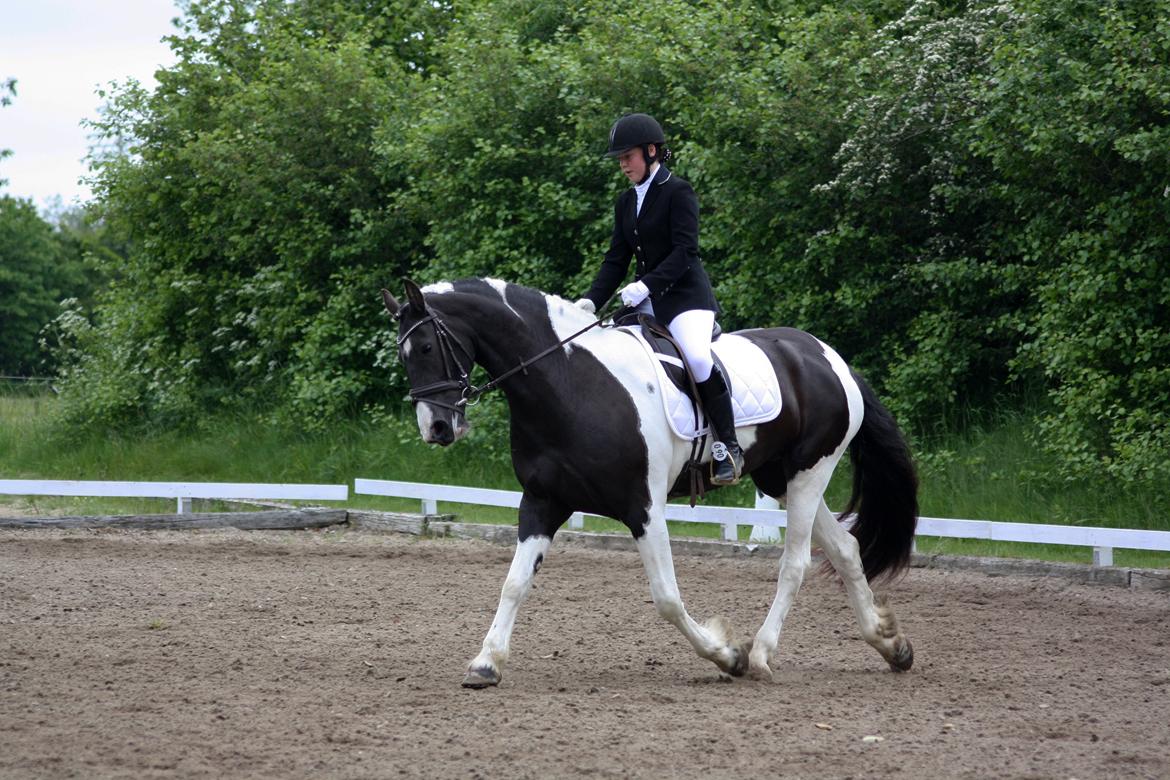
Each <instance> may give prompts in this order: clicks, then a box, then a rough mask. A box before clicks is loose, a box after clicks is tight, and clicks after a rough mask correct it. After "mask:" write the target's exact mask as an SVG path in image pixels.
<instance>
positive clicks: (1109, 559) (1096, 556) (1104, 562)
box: [1093, 547, 1113, 566]
mask: <svg viewBox="0 0 1170 780" xmlns="http://www.w3.org/2000/svg"><path fill="white" fill-rule="evenodd" d="M1093 565H1094V566H1112V565H1113V548H1112V547H1094V548H1093Z"/></svg>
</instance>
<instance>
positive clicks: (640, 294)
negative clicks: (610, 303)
mask: <svg viewBox="0 0 1170 780" xmlns="http://www.w3.org/2000/svg"><path fill="white" fill-rule="evenodd" d="M649 295H650V288H649V287H647V286H646V285H645V284H643V283H642V282H633V283H631V284H627V285H626V286H625V287H623V288H622V303H624V304H625V305H626V306H637V305H638V304H639V303H641V302H642V301H644V300H646V297H647V296H649Z"/></svg>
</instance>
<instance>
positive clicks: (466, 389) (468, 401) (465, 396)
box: [398, 306, 626, 412]
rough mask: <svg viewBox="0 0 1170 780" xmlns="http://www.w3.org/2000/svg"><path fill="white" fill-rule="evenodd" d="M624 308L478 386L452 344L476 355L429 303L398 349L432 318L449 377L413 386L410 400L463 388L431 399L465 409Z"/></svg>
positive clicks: (458, 408) (437, 403)
mask: <svg viewBox="0 0 1170 780" xmlns="http://www.w3.org/2000/svg"><path fill="white" fill-rule="evenodd" d="M624 308H626V307H624V306H623V307H621V308H619V309H617V310H615V311H614V313H613V314H612V315H610V316H609V317H607V318H598V319H597V320H596V321H595V322H592V323H590V324H589V325H586V326H585V327H584V328H581V330H579V331H577V332H576V333H574V334H572V335H571V336H568V337H566V338H563V339H561V340H560V341H558V342H557V343H556V344H553V345H552V346H551V347H548V348H547V349H544V350H542V351H541V352H539V353H537V354H536V355H533V356H532V357H530V358H527V359H524V360H521V361H520V363H519V365H517V366H514V367H513V368H510V369H508V370H507V371H505V372H504V373H502V374H500V375H499V376H497V377H495V378H493V379H492V380H491V381H489V382H487V383H486V384H484V385H481V386H479V387H476V386H475V385H473V384H471V379H470V378H469V377H470V371H469V369H468V368H466V367H464V365H463V362H462V361H460V360H459V357H458V356H457V355H456V354H455V350H454V349H452V348H451V345H452V344H455V345H456V346H457V347H459V351H460V352H462V353H463V354H464V356H465V357H466V358H467V360H468V362H470V363H474V362H475V361H474V358H472V356H471V352H470V351H468V349H467V348H466V347H464V346H463V343H462V342H461V341H459V339H458V337H456V336H455V334H454V333H452V332H451V331H450V330H449V329H448V328H447V326H446V325H445V324H444V323H443V320H442V319H440V318H439V315H438V314H436V313H435V312H434V310H432V309H430V308H429V307H428V309H427V312H428V313H427V316H426V317H423V318H422V319H421V320H419V321H418V322H416V323H414V324H413V325H411V326H410V328H408V329H407V330H406V332H405V333H403V334H402V335H400V336H399V337H398V349H399V351H401V350H402V344H403V342H405V341H406V339H407V338H408V337H409V336H410V334H411V333H413V332H414V331H415V330H416V329H417V328H418V327H419V326H420V325H423V324H424V323H428V322H429V323H431V325H432V327H434V329H435V336H436V339H437V341H438V342H439V350H440V353H441V354H442V357H443V370H444V373H445V374H446V378H445V379H443V380H442V381H439V382H433V383H431V384H429V385H426V386H424V387H420V388H418V389H415V388H411V390H410V402H411V403H418V401H419V399H421V398H425V397H426V396H429V395H435V394H436V393H441V392H444V391H446V390H460V391H461V398H460V399H459V400H458V401H456V402H455V403H453V404H449V403H445V402H443V401H435V400H428V401H427V403H430V404H434V405H435V406H443V407H446V408H447V409H452V410H454V411H456V412H462V411H463V409H462V408H461V407H467V406H475V405H476V404H477V403H479V399H480V397H481V396H482V395H483V394H484V393H486V392H488V391H490V390H495V389H496V388H497V387H499V385H500V383H501V382H503V381H504V380H505V379H507V378H508V377H510V376H513V375H514V374H516V373H519V372H521V371H523V372H524V373H525V374H527V373H528V367H529V366H531V365H532V364H533V363H536V362H537V361H538V360H541V359H542V358H545V357H548V356H549V355H551V354H552V353H553V352H556V351H557V350H558V349H561V348H562V347H564V346H565V345H566V344H568V343H569V342H570V341H572V340H573V339H575V338H577V337H578V336H581V335H582V334H584V333H587V332H589V331H591V330H593V329H594V328H596V327H605V325H604V322H605V320H606V319H610V320H613V319H614V318H615V317H616V315H617V314H620V313H621V311H622V309H624ZM448 358H450V362H448ZM450 363H454V364H455V367H456V369H457V371H458V378H455V377H453V376H452V372H451V366H450Z"/></svg>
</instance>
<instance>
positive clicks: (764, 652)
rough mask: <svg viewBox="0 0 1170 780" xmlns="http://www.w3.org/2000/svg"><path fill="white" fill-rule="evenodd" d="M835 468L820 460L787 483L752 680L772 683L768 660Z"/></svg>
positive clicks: (807, 556)
mask: <svg viewBox="0 0 1170 780" xmlns="http://www.w3.org/2000/svg"><path fill="white" fill-rule="evenodd" d="M835 465H836V460H835V459H833V460H831V461H830V460H823V461H821V462H820V463H818V464H817V465H816V466H814V467H813V468H811V469H808V470H807V471H801V472H799V473H798V474H796V476H794V477H793V478H792V480H791V481H789V483H788V486H787V496H788V502H787V503H788V528H787V530H786V531H785V532H784V554H783V555H782V556H781V558H780V575H779V578H778V581H777V583H776V598H775V599H774V600H773V601H772V607H771V609H769V610H768V617H767V618H765V619H764V624H763V625H762V626H760V630H759V631H758V632H756V638H755V642H754V643H753V645H752V651H751V657H750V659H749V667H750V669H749V671H750V674H751V675H752V676H753V677H757V678H760V679H764V680H770V679H772V668H771V667H770V666H769V665H768V660H769V659H770V658H771V657H772V653H773V652H775V650H776V646H777V645H778V644H779V643H780V629H781V628H782V627H783V625H784V618H785V617H786V616H787V615H788V610H789V609H790V608H791V607H792V602H793V601H794V600H795V599H796V592H797V590H799V589H800V583H801V582H802V581H803V580H804V573H805V571H806V570H807V569H808V566H809V563H810V561H811V560H812V531H813V522H814V519H815V518H816V513H817V505H818V504H819V503H820V501H821V496H822V495H823V494H824V492H825V488H826V487H827V486H828V484H829V478H830V477H831V476H832V474H833V467H834V466H835Z"/></svg>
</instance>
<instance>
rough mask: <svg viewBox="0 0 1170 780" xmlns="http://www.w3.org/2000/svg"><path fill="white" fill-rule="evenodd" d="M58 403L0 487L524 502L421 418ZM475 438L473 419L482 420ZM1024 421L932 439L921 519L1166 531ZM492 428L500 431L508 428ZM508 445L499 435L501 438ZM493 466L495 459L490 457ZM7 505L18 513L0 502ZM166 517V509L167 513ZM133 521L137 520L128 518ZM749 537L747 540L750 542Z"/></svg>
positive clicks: (1145, 500) (19, 428) (841, 482)
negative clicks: (19, 483)
mask: <svg viewBox="0 0 1170 780" xmlns="http://www.w3.org/2000/svg"><path fill="white" fill-rule="evenodd" d="M53 406H54V400H53V398H52V397H51V396H44V397H20V398H14V397H3V396H0V478H6V479H18V478H43V479H95V480H174V481H178V480H184V481H214V482H326V483H351V482H352V480H353V479H354V478H355V477H369V478H376V479H395V480H404V481H411V482H441V483H445V484H453V485H475V486H481V487H491V488H499V489H505V490H516V489H518V488H519V486H518V484H517V483H516V479H515V476H514V475H513V473H512V469H511V465H510V464H509V463H508V461H507V458H506V456H503V455H500V454H499V449H500V447H499V446H498V442H499V437H498V436H496V437H495V438H494V439H493V441H495V442H496V445H497V446H495V447H487V446H484V443H483V440H482V439H481V440H480V442H479V443H478V444H477V441H476V437H477V436H479V437H483V436H486V435H487V434H485V433H484V432H483V431H482V430H481V431H479V432H478V433H474V434H473V437H472V439H471V441H468V442H460V444H458V445H456V446H454V447H448V448H440V447H433V446H428V445H426V444H423V443H422V441H421V440H420V439H419V436H418V430H417V427H416V426H415V424H414V420H413V418H410V417H406V416H404V417H402V418H398V419H394V418H392V419H388V420H381V421H374V420H361V419H359V420H352V421H348V422H344V423H339V424H336V425H334V426H331V427H330V428H329V429H328V430H327V431H324V432H309V431H302V430H293V429H289V428H282V427H275V426H273V425H270V424H267V423H266V422H264V421H263V419H262V418H260V417H259V416H257V417H250V418H249V417H224V418H219V419H215V420H212V421H209V422H206V423H204V424H202V425H200V426H198V427H197V429H196V431H195V432H183V433H181V432H176V431H170V430H156V431H150V432H146V433H140V434H136V435H132V436H131V435H125V434H111V435H92V434H78V433H75V432H71V431H68V430H62V429H60V428H59V427H58V426H56V425H55V424H54V423H53V420H52V410H53ZM471 419H472V422H473V424H474V423H475V422H476V416H475V413H474V412H473V414H472V418H471ZM1028 419H1029V418H1028V417H1027V416H1025V415H1015V416H1012V415H1008V416H1004V417H1002V418H1000V419H998V420H995V421H993V422H992V423H989V424H985V425H968V426H967V428H966V430H965V431H964V432H962V433H957V434H950V435H947V436H942V437H934V438H933V439H932V441H931V442H930V444H929V445H928V446H927V447H925V448H924V447H917V448H916V456H917V459H918V465H919V471H920V481H921V492H920V509H921V513H922V514H923V515H925V516H934V517H956V518H966V519H979V520H1001V521H1016V522H1040V523H1065V524H1074V525H1087V526H1108V527H1121V528H1152V529H1162V530H1167V529H1170V487H1168V486H1166V485H1145V486H1142V487H1141V488H1140V489H1133V488H1132V487H1131V488H1123V487H1120V486H1111V485H1109V484H1108V483H1102V484H1068V483H1061V482H1053V481H1051V480H1048V479H1046V478H1045V477H1044V476H1043V474H1044V473H1045V471H1046V469H1045V465H1046V464H1045V463H1044V459H1043V454H1042V453H1041V452H1040V450H1039V449H1038V448H1037V447H1035V446H1034V444H1033V438H1034V437H1033V433H1034V432H1033V431H1032V430H1031V429H1030V423H1029V422H1028ZM500 424H501V423H500V422H496V425H500ZM497 433H498V432H497ZM492 453H496V454H494V455H493V454H492ZM838 472H839V473H838V474H837V475H836V476H835V477H834V479H833V482H832V484H831V485H830V487H829V491H828V496H827V499H828V503H829V505H830V506H831V507H840V506H842V505H843V504H844V503H845V501H846V499H847V497H848V494H849V488H850V479H851V477H850V474H849V469H848V466H847V464H845V463H843V464H842V466H841V467H840V468H839V469H838ZM754 499H755V493H754V490H753V488H752V486H751V484H750V482H748V483H744V484H741V485H739V486H737V487H735V488H725V489H723V490H719V491H716V492H714V493H711V494H709V496H708V498H707V501H706V503H708V504H718V505H724V506H751V505H752V504H753V502H754ZM0 502H7V503H12V502H13V499H11V498H6V497H2V496H0ZM116 503H117V502H111V501H110V500H105V501H104V502H97V501H94V500H82V499H57V500H48V499H39V500H38V501H37V506H39V507H49V508H52V507H60V506H65V507H67V508H69V511H76V512H79V513H89V512H91V511H94V509H93V508H94V507H104V508H102V509H99V511H117V509H118V508H119V507H115V506H112V505H113V504H116ZM156 505H157V506H158V507H161V508H157V507H156ZM349 505H350V506H353V507H363V508H380V509H388V510H395V511H417V509H418V504H417V502H415V501H411V500H406V499H391V498H383V497H377V496H353V497H352V498H351V500H350V502H349ZM144 506H150V507H152V508H151V510H150V511H169V509H170V508H171V507H170V505H169V503H166V502H162V503H161V504H160V503H158V502H155V503H150V502H144V501H137V502H121V508H123V511H140V507H144ZM126 507H132V508H126ZM443 511H454V512H456V513H458V514H460V515H462V516H463V517H464V518H465V519H469V520H475V521H479V522H514V519H515V512H514V511H512V510H493V509H490V508H485V507H461V506H458V505H444V506H443ZM589 523H590V525H589V526H587V527H589V528H590V529H591V530H617V529H619V528H620V526H618V525H617V524H616V523H612V522H610V521H600V520H598V521H593V520H590V521H589ZM748 530H749V529H746V528H744V529H741V531H742V534H743V535H744V537H745V538H746V535H747V533H748ZM676 532H683V533H688V534H693V535H708V536H717V535H718V534H719V528H718V527H717V526H709V525H700V524H685V525H681V524H680V526H679V527H678V528H676ZM919 548H920V549H923V550H930V551H938V552H952V551H953V552H964V553H979V552H983V553H984V554H999V555H1005V554H1006V555H1025V556H1036V555H1039V554H1041V553H1042V554H1043V555H1044V556H1045V557H1049V558H1057V559H1067V560H1086V559H1087V555H1088V553H1087V551H1086V550H1084V549H1078V548H1067V549H1064V550H1062V549H1060V548H1054V549H1049V550H1041V549H1040V548H1037V547H1036V546H1033V545H1003V544H995V545H992V544H989V543H971V542H957V541H954V542H953V541H945V540H938V541H930V540H923V541H921V542H920V544H919ZM1117 560H1118V563H1119V564H1120V563H1126V564H1128V565H1146V566H1163V567H1165V566H1170V555H1161V554H1146V553H1131V552H1123V551H1118V556H1117Z"/></svg>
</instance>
